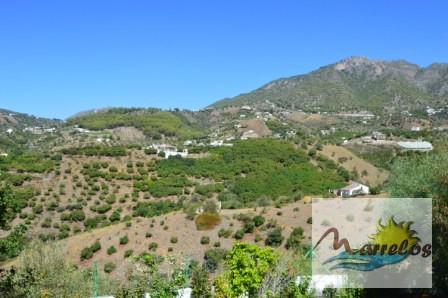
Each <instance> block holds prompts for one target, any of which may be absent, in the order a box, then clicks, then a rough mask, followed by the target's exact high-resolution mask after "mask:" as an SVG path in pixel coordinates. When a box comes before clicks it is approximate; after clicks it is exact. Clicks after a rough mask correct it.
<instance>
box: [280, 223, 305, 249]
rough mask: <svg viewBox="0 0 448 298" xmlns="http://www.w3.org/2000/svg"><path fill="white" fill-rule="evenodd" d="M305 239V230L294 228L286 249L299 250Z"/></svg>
mask: <svg viewBox="0 0 448 298" xmlns="http://www.w3.org/2000/svg"><path fill="white" fill-rule="evenodd" d="M304 238H305V236H304V235H303V228H301V227H297V228H294V229H293V230H292V232H291V235H290V236H289V238H288V240H287V241H286V245H285V247H286V248H287V249H299V248H300V247H301V245H302V240H303V239H304Z"/></svg>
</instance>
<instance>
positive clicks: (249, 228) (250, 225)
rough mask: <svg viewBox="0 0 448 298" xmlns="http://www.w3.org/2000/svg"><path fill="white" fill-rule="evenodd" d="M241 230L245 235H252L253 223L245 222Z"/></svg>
mask: <svg viewBox="0 0 448 298" xmlns="http://www.w3.org/2000/svg"><path fill="white" fill-rule="evenodd" d="M243 229H244V232H245V233H252V232H253V231H254V230H255V223H254V222H253V221H248V222H245V223H244V226H243Z"/></svg>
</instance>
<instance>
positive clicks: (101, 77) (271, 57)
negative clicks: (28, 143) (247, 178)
mask: <svg viewBox="0 0 448 298" xmlns="http://www.w3.org/2000/svg"><path fill="white" fill-rule="evenodd" d="M367 2H370V4H368V3H367ZM447 3H448V2H447V1H359V0H357V1H299V0H296V1H279V0H277V1H274V0H272V1H264V0H258V1H252V0H246V1H243V0H226V1H219V0H216V1H215V0H213V1H212V0H208V1H194V0H191V1H186V0H183V1H169V0H166V1H161V0H160V1H156V0H154V1H149V0H148V1H143V0H122V1H118V0H104V1H100V0H76V1H75V0H65V1H61V0H54V1H48V0H39V1H34V0H30V1H22V0H14V1H0V108H6V109H10V110H14V111H17V112H25V113H29V114H34V115H37V116H41V117H52V118H53V117H55V118H65V117H68V116H70V115H72V114H74V113H76V112H78V111H81V110H86V109H91V108H96V107H104V106H142V107H159V108H164V109H169V108H176V107H178V108H188V109H198V108H202V107H205V106H207V105H209V104H211V103H212V102H214V101H217V100H219V99H222V98H225V97H233V96H236V95H238V94H240V93H245V92H249V91H251V90H253V89H256V88H258V87H260V86H261V85H263V84H265V83H267V82H269V81H271V80H273V79H277V78H280V77H287V76H292V75H296V74H302V73H307V72H310V71H312V70H314V69H316V68H319V67H320V66H324V65H326V64H330V63H334V62H336V61H338V60H341V59H343V58H346V57H348V56H354V55H362V56H368V57H370V58H375V59H387V60H389V59H401V58H402V59H405V60H408V61H410V62H413V63H416V64H419V65H421V66H427V65H429V64H431V63H433V62H448V30H447V29H448V27H447V23H446V16H447V15H448V4H447Z"/></svg>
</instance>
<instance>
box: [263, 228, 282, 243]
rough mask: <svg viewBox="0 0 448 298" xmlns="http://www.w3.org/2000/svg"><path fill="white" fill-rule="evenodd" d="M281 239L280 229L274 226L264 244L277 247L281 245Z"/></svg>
mask: <svg viewBox="0 0 448 298" xmlns="http://www.w3.org/2000/svg"><path fill="white" fill-rule="evenodd" d="M283 239H284V237H283V236H282V229H281V228H275V229H274V230H273V231H271V232H269V233H268V235H267V238H266V240H265V244H266V245H268V246H272V247H279V246H280V245H282V242H283Z"/></svg>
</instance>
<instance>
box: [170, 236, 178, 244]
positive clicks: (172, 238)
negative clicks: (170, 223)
mask: <svg viewBox="0 0 448 298" xmlns="http://www.w3.org/2000/svg"><path fill="white" fill-rule="evenodd" d="M170 241H171V243H177V241H178V240H177V237H175V236H173V237H171V239H170Z"/></svg>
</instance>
